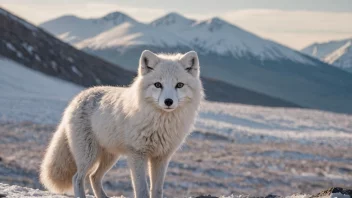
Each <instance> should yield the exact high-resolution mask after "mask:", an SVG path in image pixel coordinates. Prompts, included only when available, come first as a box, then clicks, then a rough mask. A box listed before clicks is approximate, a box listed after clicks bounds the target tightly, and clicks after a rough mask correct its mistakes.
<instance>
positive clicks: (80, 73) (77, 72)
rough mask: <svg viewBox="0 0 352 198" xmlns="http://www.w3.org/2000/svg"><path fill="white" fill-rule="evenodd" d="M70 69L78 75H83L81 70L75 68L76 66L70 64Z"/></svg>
mask: <svg viewBox="0 0 352 198" xmlns="http://www.w3.org/2000/svg"><path fill="white" fill-rule="evenodd" d="M71 69H72V71H73V72H74V73H75V74H77V75H78V76H79V77H83V74H82V72H80V71H79V70H78V69H77V67H76V66H74V65H73V66H71Z"/></svg>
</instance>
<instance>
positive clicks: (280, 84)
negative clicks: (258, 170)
mask: <svg viewBox="0 0 352 198" xmlns="http://www.w3.org/2000/svg"><path fill="white" fill-rule="evenodd" d="M82 20H89V19H82ZM46 24H51V26H54V27H55V26H57V25H55V20H53V21H48V22H46ZM49 31H50V30H49ZM73 44H74V45H75V46H76V47H77V48H79V49H82V50H84V51H86V52H88V53H90V54H93V55H96V56H99V57H101V58H103V59H105V60H107V61H109V62H111V63H114V64H115V63H116V64H118V65H121V66H122V67H124V68H125V69H128V70H131V71H135V70H136V69H137V64H136V60H138V58H139V56H140V53H141V52H142V51H143V50H144V49H149V50H152V51H154V52H164V53H174V52H187V51H189V50H192V49H193V50H196V51H197V52H198V55H199V57H200V60H201V66H202V72H201V73H202V75H203V76H204V77H208V78H211V79H215V80H218V81H223V82H225V83H227V84H228V85H231V86H236V87H242V88H245V89H249V90H252V91H255V92H257V93H261V94H265V95H269V96H272V97H275V98H279V99H283V100H285V101H289V102H292V103H294V104H298V105H299V106H303V107H308V108H317V109H323V110H328V111H337V112H348V113H352V104H351V105H350V103H349V101H350V100H352V91H351V87H352V75H351V74H349V73H348V72H344V71H341V70H340V69H336V68H335V67H332V66H331V65H329V64H328V63H324V62H322V61H319V60H317V59H315V58H312V57H310V56H308V55H305V54H303V53H301V52H298V51H295V50H293V49H290V48H288V47H285V46H283V45H280V44H278V43H275V42H273V41H270V40H266V39H263V38H261V37H258V36H256V35H255V34H252V33H250V32H247V31H245V30H243V29H241V28H239V27H237V26H235V25H233V24H230V23H228V22H226V21H224V20H222V19H220V18H217V17H214V18H211V19H209V20H203V21H195V20H192V19H187V18H186V17H183V16H181V15H180V14H177V13H170V14H167V15H166V16H164V17H161V18H159V19H157V20H155V21H153V22H151V23H149V24H143V23H140V22H125V23H121V24H118V25H116V26H115V27H113V28H111V29H109V30H107V31H104V32H101V33H100V34H97V35H95V36H93V37H91V38H87V39H85V40H83V41H80V42H76V43H73ZM223 92H228V91H223ZM220 93H221V92H220ZM322 96H323V97H322Z"/></svg>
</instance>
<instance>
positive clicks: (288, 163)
mask: <svg viewBox="0 0 352 198" xmlns="http://www.w3.org/2000/svg"><path fill="white" fill-rule="evenodd" d="M54 129H55V126H54V125H48V124H35V123H31V122H20V123H12V122H2V123H1V124H0V134H1V139H0V150H1V153H0V157H1V161H0V182H2V183H7V184H11V185H19V186H26V187H31V188H39V189H43V188H42V186H41V185H40V183H39V182H38V169H39V165H40V161H41V158H42V156H43V153H44V149H45V146H46V144H47V143H48V141H49V138H50V137H51V135H52V132H53V131H54ZM263 138H264V137H263ZM350 148H351V147H350V146H343V145H342V146H332V145H329V144H323V143H318V144H300V143H297V142H292V143H290V144H287V143H280V142H277V143H275V142H272V141H260V142H257V143H240V142H236V141H235V140H233V139H231V138H229V137H228V136H221V135H217V134H213V133H207V132H204V131H195V132H194V133H193V134H192V135H191V136H190V138H189V139H188V140H187V141H186V143H185V145H184V146H183V147H182V148H181V149H180V150H179V151H178V152H177V154H176V155H175V156H174V157H173V160H172V162H171V163H170V166H169V169H168V173H167V177H166V183H165V187H164V189H165V195H166V196H167V197H174V196H175V195H184V196H185V197H187V196H197V195H201V194H212V195H217V196H220V195H226V196H229V195H231V194H232V195H253V196H263V195H267V194H275V195H280V196H287V195H292V194H296V193H306V194H316V193H318V192H320V191H321V190H323V189H328V188H330V187H332V186H341V187H344V188H352V167H351V162H352V153H351V152H350ZM104 187H105V189H106V190H107V192H108V194H109V195H114V196H121V195H124V196H129V197H130V196H131V195H132V187H131V182H130V178H129V171H128V168H127V165H126V161H125V159H121V160H120V161H119V162H118V163H117V164H116V165H115V167H114V168H113V169H112V170H110V172H109V173H108V174H107V175H106V177H105V179H104Z"/></svg>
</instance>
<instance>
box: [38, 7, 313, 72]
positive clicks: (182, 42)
mask: <svg viewBox="0 0 352 198" xmlns="http://www.w3.org/2000/svg"><path fill="white" fill-rule="evenodd" d="M113 16H115V18H116V17H117V16H124V19H123V20H122V19H121V20H118V21H117V22H115V23H111V22H109V23H102V22H101V21H111V20H112V19H111V18H114V17H113ZM41 26H42V27H43V28H45V29H47V30H48V31H50V32H52V33H53V34H55V35H56V36H57V37H59V38H60V39H62V40H64V41H66V42H69V43H71V44H74V45H75V46H76V47H78V48H81V49H82V48H90V49H93V50H97V49H109V48H116V49H117V50H123V49H121V48H127V47H133V46H139V45H150V46H157V47H178V46H180V47H187V48H192V49H202V50H203V51H204V52H205V53H206V52H214V53H218V54H220V55H224V54H226V55H227V54H229V55H233V56H235V57H246V56H248V55H252V56H256V57H258V58H260V59H261V60H276V59H280V60H282V59H285V60H287V59H288V60H291V61H294V62H299V63H304V64H308V65H314V63H313V62H312V61H311V60H309V59H307V58H306V57H304V56H302V54H300V53H299V52H297V51H294V50H292V49H290V48H288V47H285V46H282V45H280V44H277V43H275V42H273V41H270V40H265V39H263V38H260V37H258V36H256V35H254V34H252V33H249V32H247V31H245V30H243V29H241V28H238V27H236V26H234V25H232V24H230V23H228V22H226V21H224V20H222V19H220V18H217V17H215V18H211V19H209V20H203V21H196V20H193V19H188V18H185V17H184V16H182V15H180V14H178V13H169V14H167V15H166V16H164V17H161V18H159V19H156V20H155V21H153V22H151V23H150V24H144V23H140V22H137V21H135V20H134V19H132V18H130V17H128V16H127V15H123V14H122V13H115V14H114V13H112V14H109V15H107V16H106V17H104V18H100V19H81V18H77V17H75V16H63V17H60V18H58V19H54V20H51V21H48V22H46V23H44V24H42V25H41Z"/></svg>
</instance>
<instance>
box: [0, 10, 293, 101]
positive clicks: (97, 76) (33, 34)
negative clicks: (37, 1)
mask: <svg viewBox="0 0 352 198" xmlns="http://www.w3.org/2000/svg"><path fill="white" fill-rule="evenodd" d="M108 16H112V15H108ZM0 20H1V21H2V23H0V55H2V56H4V57H7V58H9V59H11V60H14V61H16V62H19V63H21V64H22V65H24V66H26V67H29V68H31V69H34V70H37V71H40V72H43V73H45V74H48V75H51V76H55V77H58V78H61V79H64V80H68V81H70V82H74V83H76V84H79V85H82V86H94V85H100V84H104V85H123V86H125V85H128V84H129V83H130V82H131V81H132V79H133V77H134V75H135V71H136V70H135V69H133V71H127V70H124V69H122V68H120V67H119V66H117V65H113V64H111V63H108V62H106V61H103V60H101V59H99V58H97V57H94V56H91V55H89V54H86V53H84V52H82V51H80V50H77V49H76V48H73V47H72V46H70V45H68V44H66V43H64V42H62V41H60V40H58V39H56V38H54V37H52V36H51V35H49V34H48V33H46V32H45V31H43V30H41V29H39V28H37V27H35V26H33V25H31V24H29V23H27V22H26V21H24V20H22V19H20V18H18V17H16V16H15V15H12V14H11V13H9V12H7V11H5V10H1V9H0ZM143 26H144V25H143V24H142V25H141V26H140V27H143ZM151 36H154V35H153V34H151ZM139 55H140V54H138V56H139ZM138 58H139V57H136V58H133V59H131V62H133V63H134V64H135V65H137V63H138ZM203 84H204V87H205V89H206V90H205V93H206V95H207V99H208V100H213V101H221V102H237V103H243V104H253V105H264V106H285V107H298V105H296V104H294V103H292V102H287V101H284V100H282V99H278V98H275V97H271V96H268V95H265V94H261V93H257V92H254V91H251V90H248V89H245V88H242V87H238V86H235V85H231V84H229V83H224V82H222V81H219V80H214V79H209V78H203ZM222 90H227V91H222Z"/></svg>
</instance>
